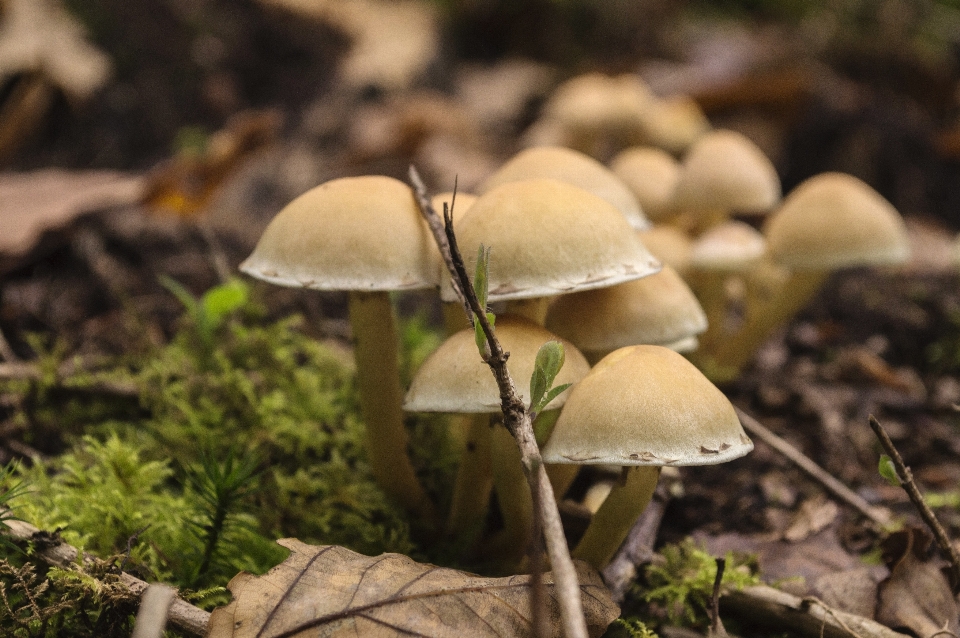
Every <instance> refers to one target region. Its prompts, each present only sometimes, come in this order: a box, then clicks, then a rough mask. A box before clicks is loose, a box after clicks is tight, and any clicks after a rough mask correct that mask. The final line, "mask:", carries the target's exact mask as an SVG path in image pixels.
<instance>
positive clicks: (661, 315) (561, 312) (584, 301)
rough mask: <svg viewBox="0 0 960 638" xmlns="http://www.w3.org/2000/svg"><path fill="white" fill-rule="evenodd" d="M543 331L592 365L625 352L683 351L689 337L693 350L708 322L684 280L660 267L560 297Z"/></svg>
mask: <svg viewBox="0 0 960 638" xmlns="http://www.w3.org/2000/svg"><path fill="white" fill-rule="evenodd" d="M545 325H546V327H547V329H548V330H550V331H551V332H553V333H556V334H557V335H559V336H561V337H564V338H566V339H569V340H570V341H571V342H572V343H573V344H575V345H576V346H577V347H578V348H580V350H581V351H582V352H583V353H584V354H585V355H586V356H587V359H588V360H589V361H591V362H594V363H595V362H597V361H599V360H600V359H601V358H603V357H604V356H605V355H606V354H608V353H609V352H611V351H612V350H616V349H617V348H622V347H624V346H632V345H638V344H656V345H662V346H665V347H671V346H674V347H676V346H679V347H684V346H686V345H689V341H688V340H689V338H690V337H694V339H693V342H694V344H696V338H695V337H696V335H698V334H700V333H702V332H703V331H704V330H706V329H707V317H706V316H705V315H704V312H703V309H702V308H701V307H700V303H699V302H698V301H697V298H696V297H695V296H694V295H693V292H692V291H691V290H690V288H689V287H688V286H687V284H685V283H684V282H683V279H681V278H680V276H679V275H678V274H677V273H676V271H674V270H673V269H672V268H670V267H669V266H664V267H663V270H661V271H660V272H658V273H657V274H655V275H650V276H649V277H644V278H642V279H636V280H634V281H629V282H627V283H623V284H618V285H616V286H609V287H607V288H597V289H595V290H587V291H584V292H576V293H573V294H569V295H562V296H561V297H559V298H558V299H557V301H556V302H555V303H554V304H553V305H552V306H551V307H550V311H549V312H548V313H547V321H546V324H545ZM695 347H696V346H695V345H694V348H695Z"/></svg>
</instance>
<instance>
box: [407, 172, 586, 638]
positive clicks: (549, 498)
mask: <svg viewBox="0 0 960 638" xmlns="http://www.w3.org/2000/svg"><path fill="white" fill-rule="evenodd" d="M410 182H411V183H412V184H413V191H414V194H415V196H416V198H417V203H418V204H419V206H420V212H421V213H422V214H423V216H424V217H425V218H426V220H427V223H428V224H429V226H430V229H431V231H432V232H433V234H434V239H435V240H436V242H437V247H438V248H439V249H440V252H441V254H442V255H443V260H444V263H445V264H446V265H447V268H448V269H449V270H450V276H451V279H452V280H453V282H455V286H454V289H455V290H457V294H458V295H459V298H460V300H461V302H463V304H464V306H465V307H467V308H468V309H469V310H470V313H471V314H472V315H473V321H476V322H479V324H480V327H481V328H482V330H483V334H484V335H485V336H486V338H487V344H488V346H489V350H490V352H489V354H488V355H487V356H486V357H485V362H486V363H487V365H489V366H490V370H491V371H492V372H493V375H494V377H495V378H496V380H497V387H498V388H499V389H500V402H501V410H502V411H503V424H504V425H505V426H506V427H507V429H508V430H509V431H510V433H511V434H512V435H513V437H514V438H515V439H516V441H517V445H518V446H519V447H520V456H521V461H522V463H523V469H524V472H525V473H526V475H527V481H528V482H529V484H530V490H531V493H533V492H534V491H535V492H536V497H535V502H539V505H540V507H539V509H537V510H535V511H536V512H537V514H538V516H539V517H540V521H539V524H540V527H541V529H542V530H543V537H544V540H545V542H546V546H547V554H548V555H549V557H550V565H551V571H552V572H553V579H554V582H555V583H556V588H557V598H558V600H559V602H560V615H561V620H562V623H563V634H564V635H565V636H567V638H587V624H586V620H585V619H584V616H583V604H582V601H581V600H580V585H579V583H578V580H577V572H576V570H575V568H574V566H573V561H572V560H571V559H570V549H569V548H568V547H567V539H566V537H565V535H564V533H563V525H562V524H561V522H560V512H559V511H558V510H557V501H556V497H555V496H554V494H553V488H552V487H551V485H550V480H549V478H548V477H547V473H546V469H545V468H544V465H543V459H542V458H541V457H540V449H539V448H538V447H537V440H536V438H535V437H534V433H533V423H532V421H531V420H530V413H529V412H528V411H527V409H526V406H524V404H523V400H522V399H521V398H520V395H519V393H518V392H517V388H516V385H514V382H513V379H512V378H511V376H510V372H509V371H508V370H507V357H508V356H509V353H506V352H504V350H503V347H502V346H501V345H500V342H499V341H498V340H497V337H496V335H495V334H494V332H493V327H492V326H491V325H490V322H489V321H487V309H486V308H481V307H480V301H479V300H478V299H477V295H476V293H475V292H474V290H473V286H472V285H471V283H470V278H469V276H468V275H467V270H466V266H465V265H464V263H463V257H462V256H461V255H460V251H459V249H458V248H457V239H456V236H455V235H454V232H453V223H452V220H451V217H450V214H449V212H448V211H444V221H445V224H443V225H441V224H440V223H439V219H440V216H439V215H438V214H437V212H436V211H435V210H434V209H433V206H432V205H431V204H430V198H429V197H428V196H427V190H426V187H425V186H424V183H423V180H422V179H420V175H419V174H418V173H417V170H416V169H415V168H414V167H413V166H411V167H410ZM441 230H442V231H444V232H441Z"/></svg>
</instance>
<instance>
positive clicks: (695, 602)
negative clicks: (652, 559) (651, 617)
mask: <svg viewBox="0 0 960 638" xmlns="http://www.w3.org/2000/svg"><path fill="white" fill-rule="evenodd" d="M659 553H660V555H661V556H662V558H663V562H662V563H660V564H655V565H651V566H649V567H648V568H647V571H646V582H647V585H646V586H645V587H643V588H642V589H641V588H640V587H639V586H636V587H634V589H633V590H632V591H631V595H632V596H635V597H641V598H643V599H644V600H646V601H647V602H651V603H656V604H658V605H659V606H661V607H663V608H664V609H665V610H666V613H667V616H668V617H669V619H670V621H671V622H672V623H673V624H685V625H691V626H699V627H706V626H707V625H708V623H709V619H708V615H707V609H708V608H709V605H710V598H711V596H712V595H713V581H714V580H715V579H716V577H717V564H716V560H715V559H714V557H713V556H711V555H710V554H709V553H707V552H706V551H705V550H704V549H703V548H701V547H700V546H698V545H697V544H696V543H695V542H693V541H692V540H689V539H688V540H685V541H683V542H681V543H678V544H675V545H666V546H665V547H663V548H662V549H661V550H660V552H659ZM725 559H726V569H725V570H724V572H723V581H722V587H723V590H722V591H729V590H730V589H740V588H742V587H746V586H748V585H756V584H758V583H759V582H760V580H759V578H758V577H757V576H756V565H755V564H753V563H754V561H753V560H752V559H750V558H749V557H745V556H743V555H738V554H735V553H733V552H728V553H727V555H726V556H725Z"/></svg>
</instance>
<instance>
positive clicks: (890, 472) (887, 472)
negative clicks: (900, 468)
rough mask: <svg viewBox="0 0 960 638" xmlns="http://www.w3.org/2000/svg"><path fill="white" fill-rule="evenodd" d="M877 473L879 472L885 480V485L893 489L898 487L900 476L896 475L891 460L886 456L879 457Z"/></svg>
mask: <svg viewBox="0 0 960 638" xmlns="http://www.w3.org/2000/svg"><path fill="white" fill-rule="evenodd" d="M877 471H878V472H880V476H882V477H883V478H885V479H887V483H889V484H890V485H893V486H894V487H900V476H899V475H898V474H897V468H896V466H895V465H894V464H893V460H892V459H891V458H890V457H889V456H887V455H886V454H881V455H880V462H879V463H878V464H877Z"/></svg>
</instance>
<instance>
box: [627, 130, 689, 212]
mask: <svg viewBox="0 0 960 638" xmlns="http://www.w3.org/2000/svg"><path fill="white" fill-rule="evenodd" d="M610 170H612V171H613V172H614V174H615V175H616V176H617V177H619V178H620V179H621V180H622V181H623V183H624V184H626V185H627V188H629V189H630V191H631V192H632V193H633V194H634V196H635V197H636V198H637V202H639V204H640V208H641V209H643V212H644V213H645V214H646V216H647V217H648V218H649V219H650V220H651V221H654V222H661V221H663V220H665V219H667V218H668V217H670V216H672V215H673V214H674V212H675V211H674V209H673V190H674V188H676V185H677V180H678V179H680V164H679V163H678V162H677V160H675V159H674V158H673V155H670V154H669V153H667V152H666V151H663V150H661V149H659V148H655V147H653V146H631V147H630V148H626V149H624V150H622V151H620V153H618V154H617V155H616V156H614V158H613V159H612V160H610Z"/></svg>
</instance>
